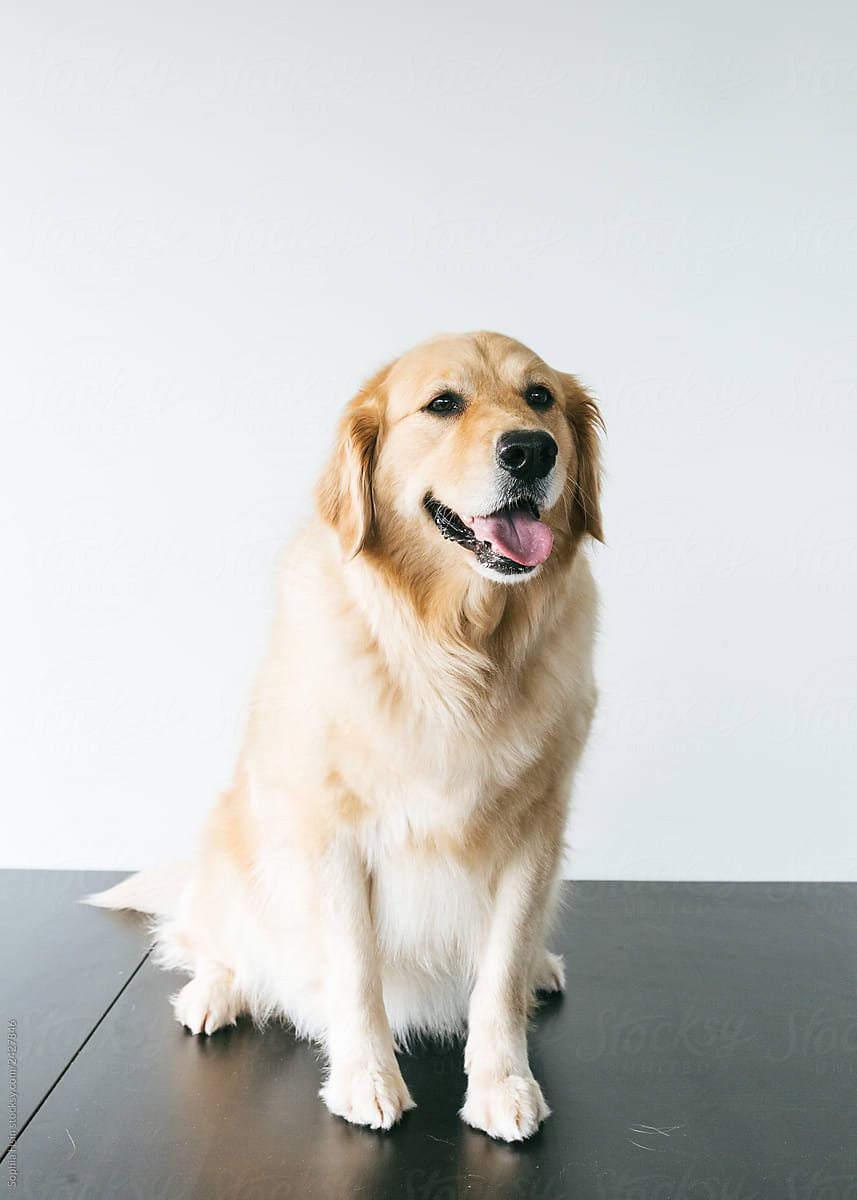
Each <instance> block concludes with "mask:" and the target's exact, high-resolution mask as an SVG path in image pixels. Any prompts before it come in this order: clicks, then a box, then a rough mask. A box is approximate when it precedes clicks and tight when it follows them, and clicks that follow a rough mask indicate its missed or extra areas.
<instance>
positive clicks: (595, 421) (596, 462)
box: [559, 372, 605, 542]
mask: <svg viewBox="0 0 857 1200" xmlns="http://www.w3.org/2000/svg"><path fill="white" fill-rule="evenodd" d="M559 377H560V379H561V380H562V385H563V389H564V391H565V405H566V407H565V413H566V418H567V420H568V423H569V425H570V427H571V432H572V436H573V437H574V441H575V446H576V448H577V478H576V481H575V489H574V497H573V499H572V504H571V512H570V517H571V531H572V533H576V534H582V533H588V534H590V535H591V536H592V537H594V538H595V540H596V541H597V542H603V541H604V533H603V530H602V528H601V454H600V442H599V434H601V433H603V432H604V431H605V430H604V420H603V418H602V416H601V413H600V412H599V411H598V405H597V404H596V403H595V401H594V400H593V399H592V397H591V396H590V395H589V393H588V392H587V391H586V390H585V389H584V388H583V387H582V386H581V384H580V383H578V381H577V379H576V378H575V377H574V375H566V374H563V373H562V372H560V373H559Z"/></svg>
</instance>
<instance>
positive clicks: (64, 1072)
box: [0, 950, 151, 1163]
mask: <svg viewBox="0 0 857 1200" xmlns="http://www.w3.org/2000/svg"><path fill="white" fill-rule="evenodd" d="M150 954H151V950H147V951H146V953H145V954H144V955H143V957H142V958H141V959H140V961H139V962H138V963H137V965H136V967H135V968H134V970H133V971H132V972H131V974H130V975H129V976H128V978H127V979H126V980H125V982H124V983H123V984H122V986H121V988H120V989H119V991H118V992H117V993H116V995H115V996H114V997H113V999H112V1000H111V1001H110V1003H109V1004H108V1005H107V1007H106V1008H105V1010H104V1012H103V1013H102V1014H101V1016H100V1017H99V1018H98V1020H97V1021H96V1022H95V1024H94V1025H93V1026H92V1028H91V1029H90V1031H89V1033H88V1034H87V1035H86V1037H85V1038H84V1039H83V1041H82V1042H81V1043H80V1045H79V1046H78V1048H77V1049H76V1050H75V1052H74V1054H72V1056H71V1058H70V1059H69V1060H68V1062H67V1063H66V1064H65V1066H64V1067H63V1069H62V1070H61V1071H60V1073H59V1075H57V1077H56V1079H55V1080H54V1081H53V1083H52V1084H51V1086H50V1087H49V1088H48V1090H47V1091H46V1092H45V1094H44V1095H43V1096H42V1098H41V1099H40V1100H39V1102H38V1104H36V1106H35V1108H34V1109H33V1111H32V1112H31V1113H30V1115H29V1116H28V1117H27V1119H26V1121H25V1122H24V1124H23V1125H22V1126H21V1128H20V1129H19V1130H18V1132H17V1134H16V1136H15V1140H14V1142H10V1144H9V1145H8V1146H7V1147H6V1148H5V1150H4V1151H3V1153H2V1154H0V1163H2V1162H3V1161H4V1159H5V1158H6V1157H7V1156H8V1154H9V1152H10V1150H11V1149H12V1147H13V1146H15V1145H17V1144H18V1143H19V1142H20V1140H21V1138H22V1137H23V1136H24V1134H25V1133H26V1132H27V1129H28V1127H29V1126H30V1124H31V1123H32V1121H33V1120H34V1118H35V1117H36V1116H38V1114H39V1112H40V1110H41V1109H42V1107H43V1106H44V1104H45V1102H46V1100H48V1098H49V1097H50V1095H51V1094H52V1092H54V1091H55V1089H56V1087H57V1086H58V1084H59V1083H60V1082H61V1081H62V1080H63V1079H64V1078H65V1076H66V1075H67V1073H68V1071H69V1069H70V1068H71V1066H72V1065H73V1064H74V1063H75V1062H76V1061H77V1059H78V1058H79V1057H80V1055H81V1053H82V1052H83V1050H84V1049H85V1048H86V1046H87V1045H88V1044H89V1042H90V1041H91V1039H92V1037H93V1035H94V1034H95V1033H96V1031H97V1030H98V1029H99V1028H100V1027H101V1025H102V1024H103V1023H104V1020H105V1018H106V1017H107V1016H108V1015H109V1014H110V1013H111V1012H112V1010H113V1008H114V1007H115V1006H116V1004H117V1003H118V1001H119V999H120V998H121V997H122V996H123V995H124V993H125V992H126V991H127V989H128V988H129V987H130V986H131V983H132V982H133V980H134V979H135V978H136V976H137V974H138V973H139V971H140V968H141V967H142V966H143V965H144V964H145V963H146V962H148V959H149V955H150Z"/></svg>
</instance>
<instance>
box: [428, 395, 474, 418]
mask: <svg viewBox="0 0 857 1200" xmlns="http://www.w3.org/2000/svg"><path fill="white" fill-rule="evenodd" d="M463 408H464V401H463V400H462V398H461V396H459V395H457V394H456V393H455V392H441V394H440V395H439V396H435V398H434V400H432V401H430V402H429V403H428V404H427V405H426V406H425V408H424V409H423V411H424V412H430V413H440V415H441V416H449V415H450V414H451V413H459V412H461V411H462V410H463Z"/></svg>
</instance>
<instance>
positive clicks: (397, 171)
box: [0, 0, 857, 879]
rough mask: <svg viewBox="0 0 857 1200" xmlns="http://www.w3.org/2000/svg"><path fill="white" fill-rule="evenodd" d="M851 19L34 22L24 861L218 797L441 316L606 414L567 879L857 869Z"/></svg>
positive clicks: (11, 813)
mask: <svg viewBox="0 0 857 1200" xmlns="http://www.w3.org/2000/svg"><path fill="white" fill-rule="evenodd" d="M852 11H853V10H852V6H850V5H849V4H847V3H846V2H845V0H842V2H841V3H835V2H831V0H822V2H821V3H816V4H808V3H806V2H805V0H804V2H801V3H795V2H794V0H792V2H789V0H786V2H784V3H783V2H778V3H774V2H770V3H764V2H763V3H754V4H750V5H747V4H745V3H741V2H739V0H726V2H725V3H723V2H721V0H717V2H716V3H715V2H714V0H708V2H706V3H701V4H699V3H694V4H682V3H676V2H673V0H651V2H649V3H646V4H640V3H635V2H634V0H608V2H607V3H599V4H597V5H596V4H594V3H590V4H564V3H559V0H534V2H531V3H527V4H514V5H513V4H509V3H508V2H507V0H500V2H493V3H491V4H488V3H484V4H483V3H480V4H467V3H465V4H464V5H459V4H457V3H450V2H448V0H441V2H440V3H434V4H430V5H425V6H423V7H421V8H419V9H417V8H415V7H413V6H409V5H401V4H393V3H381V2H379V0H369V2H368V3H364V4H361V5H352V6H348V5H345V4H337V5H332V4H329V3H323V4H310V3H301V4H296V3H291V2H289V3H285V4H281V3H276V2H275V0H267V2H264V3H261V2H256V3H246V2H244V0H242V3H238V0H230V2H229V3H223V2H221V3H217V4H215V3H199V4H198V5H194V4H190V3H188V2H187V0H179V3H172V2H171V3H166V2H163V0H154V2H153V3H149V4H146V5H140V4H133V5H132V4H126V3H116V2H115V0H103V2H101V3H99V2H94V0H76V3H75V4H74V5H67V4H61V3H56V4H53V5H51V4H48V3H45V2H44V0H35V2H34V3H31V4H27V5H24V4H19V5H16V6H12V7H10V6H7V8H6V11H5V13H4V16H3V18H2V22H3V25H4V26H5V32H4V33H3V35H2V38H0V58H2V61H0V95H2V112H3V118H4V125H5V132H4V135H3V142H4V147H5V148H4V151H3V164H4V168H5V169H4V176H5V179H4V184H3V188H2V192H0V243H2V259H3V266H2V281H0V288H2V308H3V311H2V343H3V353H2V363H0V371H1V372H2V375H1V376H0V404H2V426H0V436H2V444H0V488H2V517H0V545H2V553H0V563H2V587H0V637H2V681H0V692H2V701H0V730H2V771H0V781H2V782H0V787H2V804H3V812H4V816H3V833H2V858H1V859H0V861H2V865H6V866H41V867H68V866H84V867H121V868H131V867H136V866H142V865H145V864H148V863H151V862H155V861H158V860H160V859H161V858H163V857H164V855H165V852H166V847H167V845H168V844H169V845H170V847H172V845H173V844H174V843H178V844H179V845H181V846H185V847H189V846H190V845H192V839H193V837H194V835H195V833H196V831H197V829H198V826H199V822H200V820H201V817H202V815H203V814H204V812H205V811H206V809H207V808H208V806H209V805H210V804H211V802H212V801H213V799H214V797H215V795H216V793H217V792H218V790H219V789H221V788H222V787H224V786H226V784H227V783H228V782H229V777H230V773H231V769H232V764H233V759H234V756H235V753H236V750H237V746H238V741H239V737H240V733H241V729H242V724H243V720H244V711H245V705H246V702H247V699H248V694H249V689H250V685H251V682H252V678H253V672H254V669H255V665H256V663H257V661H258V658H259V656H260V654H261V653H262V651H263V648H264V646H265V644H266V641H267V636H268V625H269V620H270V616H271V609H272V600H273V569H274V565H275V559H276V555H277V551H278V549H279V547H280V545H281V544H282V542H283V540H284V539H285V538H286V537H287V536H288V535H289V533H290V531H291V530H293V529H294V528H295V526H296V524H297V522H298V521H299V519H300V517H301V515H302V513H304V512H305V511H306V509H307V505H308V490H309V487H310V485H311V482H312V480H313V478H314V475H315V473H316V470H317V468H318V466H319V464H320V462H321V459H322V456H323V454H324V452H325V450H326V448H327V445H328V442H329V439H330V435H331V431H332V426H333V422H334V419H335V416H336V414H337V412H338V410H339V409H340V407H341V406H342V404H343V403H344V402H345V401H346V400H347V399H348V398H349V396H350V395H351V393H352V392H353V391H354V390H355V388H356V387H357V385H358V384H359V383H360V382H361V380H362V379H363V378H364V377H365V376H367V375H368V374H369V373H370V372H371V371H372V370H373V369H374V368H375V367H377V366H378V365H380V364H381V363H382V362H384V361H385V360H386V359H387V358H388V357H390V356H392V355H393V354H395V353H396V352H398V351H400V350H402V349H404V348H406V347H407V346H408V345H410V344H411V343H413V342H415V341H418V340H421V339H422V338H424V337H426V336H428V335H429V334H432V333H434V332H437V331H439V330H445V329H473V328H494V329H499V330H502V331H504V332H508V333H511V334H513V335H514V336H517V337H519V338H521V339H522V340H524V341H526V342H528V343H530V344H531V345H532V346H533V347H534V348H535V349H537V350H538V351H539V352H540V353H541V354H542V355H543V356H544V357H546V358H547V359H548V361H550V362H551V363H553V364H555V365H556V366H558V367H560V368H563V369H567V370H573V371H576V372H577V373H578V374H579V375H580V376H581V377H582V378H583V379H584V381H586V382H587V383H588V384H589V385H590V386H591V387H592V388H593V389H594V391H595V392H596V394H597V395H598V396H599V397H600V399H601V403H602V407H603V411H604V415H605V418H606V421H607V425H608V429H609V439H608V442H607V446H606V466H607V479H606V494H605V506H604V507H605V527H606V532H607V537H608V543H609V544H608V546H607V547H606V548H604V549H600V550H599V551H598V553H597V554H596V555H595V559H596V570H597V574H598V577H599V579H600V582H601V586H602V591H603V597H604V609H603V622H602V638H601V644H600V650H599V664H600V665H599V675H600V680H601V688H602V704H601V710H600V714H599V718H598V722H597V728H596V731H595V735H594V738H593V742H592V744H591V747H590V750H589V752H588V755H587V758H586V761H585V766H584V769H583V772H582V775H581V778H580V782H579V787H578V792H577V802H576V808H575V815H574V819H573V823H572V826H571V829H570V845H571V852H570V857H569V862H568V870H569V873H571V874H575V875H578V876H582V877H616V878H620V877H621V878H646V877H648V878H656V879H670V878H688V879H800V878H807V879H811V878H818V879H837V878H840V879H846V878H848V879H855V878H857V806H855V804H854V794H855V768H854V753H853V748H852V742H853V740H854V726H855V716H857V703H855V688H854V680H855V665H856V664H857V649H855V639H854V634H853V626H854V585H855V582H857V540H855V525H854V511H855V503H854V501H855V493H857V484H855V476H854V465H855V458H854V454H855V441H854V414H855V399H856V398H857V397H855V383H854V379H855V354H854V351H855V349H856V348H857V326H855V321H854V317H855V312H854V299H855V290H857V276H855V251H857V199H855V190H854V186H853V185H854V181H855V176H857V171H855V163H854V157H853V153H854V146H855V140H854V139H855V133H857V129H855V124H857V122H855V112H857V59H855V53H857V52H855V49H854V46H855V43H854V40H853V37H854V33H855V24H854V19H853V16H851V15H850V14H851V12H852Z"/></svg>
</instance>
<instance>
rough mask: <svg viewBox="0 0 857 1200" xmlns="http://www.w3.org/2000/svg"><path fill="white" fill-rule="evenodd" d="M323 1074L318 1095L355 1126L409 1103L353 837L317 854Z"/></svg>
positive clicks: (386, 1117)
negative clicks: (322, 966) (320, 904)
mask: <svg viewBox="0 0 857 1200" xmlns="http://www.w3.org/2000/svg"><path fill="white" fill-rule="evenodd" d="M322 876H323V877H322V885H323V895H324V902H323V906H324V926H323V927H324V942H325V960H326V974H325V981H324V990H325V1003H326V1013H327V1019H326V1048H327V1053H328V1059H329V1065H328V1077H327V1080H326V1082H325V1084H324V1086H323V1087H322V1089H321V1092H320V1095H321V1097H322V1099H323V1100H324V1102H325V1104H326V1105H327V1107H328V1108H329V1109H330V1111H331V1112H333V1113H336V1114H337V1115H338V1116H340V1117H345V1119H346V1120H348V1121H353V1122H354V1123H355V1124H357V1125H369V1126H371V1127H372V1128H373V1129H389V1128H390V1127H391V1126H392V1125H394V1124H395V1123H396V1121H398V1119H399V1117H400V1116H401V1115H402V1113H403V1112H404V1111H405V1109H408V1108H413V1107H414V1102H413V1100H412V1099H411V1097H410V1095H409V1093H408V1089H407V1087H406V1086H405V1081H404V1079H403V1078H402V1073H401V1071H400V1070H399V1064H398V1063H397V1062H396V1055H395V1052H394V1049H393V1035H392V1033H391V1031H390V1024H389V1022H388V1020H387V1014H386V1011H385V1009H384V998H383V994H382V988H381V973H380V969H379V963H378V951H377V946H376V941H375V933H374V930H373V928H372V917H371V913H370V908H369V880H368V876H367V872H366V869H365V865H364V863H363V861H362V858H361V856H360V854H359V852H358V849H357V846H356V845H355V843H354V840H353V838H351V837H350V836H348V835H344V836H341V837H339V838H337V839H336V840H335V842H334V843H333V844H332V845H331V846H330V847H329V848H328V850H327V853H326V854H325V855H324V856H323V860H322Z"/></svg>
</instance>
